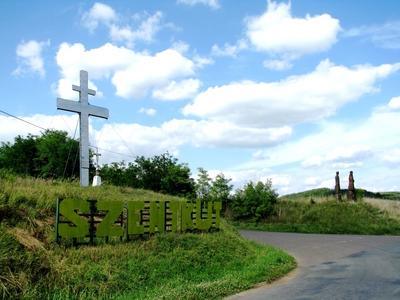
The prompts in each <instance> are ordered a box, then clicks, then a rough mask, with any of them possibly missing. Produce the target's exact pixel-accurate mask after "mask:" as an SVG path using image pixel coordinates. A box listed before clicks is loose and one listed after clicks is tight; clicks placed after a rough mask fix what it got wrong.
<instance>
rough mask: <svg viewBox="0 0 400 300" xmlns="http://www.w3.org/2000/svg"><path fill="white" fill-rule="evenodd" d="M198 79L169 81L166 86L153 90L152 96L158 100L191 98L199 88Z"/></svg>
mask: <svg viewBox="0 0 400 300" xmlns="http://www.w3.org/2000/svg"><path fill="white" fill-rule="evenodd" d="M200 84H201V82H200V80H198V79H192V78H190V79H185V80H182V81H180V82H176V81H175V80H173V81H171V82H170V83H169V84H168V85H167V86H165V87H161V88H159V89H156V90H154V91H153V98H157V99H160V100H167V101H168V100H179V99H187V98H192V97H193V96H194V95H196V94H197V91H198V90H199V88H200Z"/></svg>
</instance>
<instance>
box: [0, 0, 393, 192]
mask: <svg viewBox="0 0 400 300" xmlns="http://www.w3.org/2000/svg"><path fill="white" fill-rule="evenodd" d="M0 11H1V18H0V28H1V29H0V32H1V36H2V43H1V46H0V88H1V91H2V97H1V100H0V110H2V111H5V112H7V113H10V114H13V115H16V116H18V117H19V118H22V119H24V120H26V121H28V122H31V123H33V124H36V125H38V126H41V127H44V128H54V129H59V130H65V131H67V132H68V133H69V135H70V136H71V137H74V138H77V137H78V136H79V133H78V132H76V130H75V128H76V127H77V121H78V115H77V114H75V113H70V112H65V111H59V110H57V107H56V99H57V97H62V98H65V99H71V100H77V99H78V93H76V92H74V91H72V84H79V71H80V70H86V71H88V73H89V87H90V88H92V89H94V90H96V92H97V94H96V96H94V97H93V96H90V97H89V102H90V103H91V104H93V105H98V106H102V107H106V108H108V109H109V111H110V118H109V119H108V120H104V119H100V118H94V117H91V118H90V144H91V145H92V146H96V147H98V148H99V149H100V150H99V152H100V153H101V154H102V156H101V159H100V163H102V164H104V163H110V162H113V161H122V160H124V161H125V162H129V161H133V160H134V158H135V157H136V156H139V155H144V156H153V155H158V154H162V153H165V152H166V151H168V152H169V153H171V154H173V155H174V156H175V157H177V158H178V159H179V162H182V163H187V164H188V165H189V167H190V168H191V170H192V175H193V176H196V173H197V169H198V168H199V167H203V168H205V169H206V170H208V171H209V173H210V175H212V176H215V175H216V174H218V173H220V172H222V173H224V174H225V176H227V177H229V178H231V179H232V183H233V184H234V185H235V187H241V186H242V185H243V184H244V183H246V182H248V181H250V180H252V181H259V180H261V181H266V180H267V179H271V180H272V184H273V187H274V188H275V189H277V191H278V192H279V193H280V194H287V193H292V192H297V191H302V190H306V189H311V188H318V187H329V188H333V186H334V183H335V181H334V177H335V172H336V171H339V172H340V175H341V185H342V187H347V183H348V181H347V178H348V174H349V171H350V170H353V172H354V178H355V185H356V187H359V188H366V189H369V190H372V191H391V190H400V181H399V178H400V168H399V167H400V134H399V133H400V118H399V117H400V85H399V82H400V55H399V54H400V1H396V0H391V1H390V0H386V1H379V2H377V1H371V0H362V1H361V0H356V1H345V0H338V1H326V0H325V1H314V0H292V1H272V0H270V1H265V0H251V1H249V0H235V1H229V0H158V1H156V0H148V1H145V0H131V1H103V2H95V1H67V0H60V1H12V0H5V1H0ZM40 131H41V130H40V129H39V128H37V127H34V126H31V125H29V124H27V123H24V122H22V121H20V120H17V119H15V118H12V117H10V116H7V115H5V114H0V141H1V142H12V141H13V140H14V137H15V136H16V135H27V134H28V133H31V134H40Z"/></svg>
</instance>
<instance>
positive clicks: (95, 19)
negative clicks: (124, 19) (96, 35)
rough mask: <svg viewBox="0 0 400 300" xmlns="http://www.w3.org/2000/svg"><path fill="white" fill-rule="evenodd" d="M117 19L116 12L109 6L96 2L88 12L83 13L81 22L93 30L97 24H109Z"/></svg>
mask: <svg viewBox="0 0 400 300" xmlns="http://www.w3.org/2000/svg"><path fill="white" fill-rule="evenodd" d="M117 19H118V17H117V13H116V12H115V11H114V9H113V8H112V7H111V6H108V5H106V4H103V3H99V2H96V3H95V4H94V5H93V6H92V8H91V9H90V10H89V11H88V12H86V13H84V14H83V16H82V23H83V25H84V26H85V27H86V28H88V29H89V30H90V31H92V32H93V31H94V30H95V29H96V28H97V27H98V26H99V24H105V25H110V24H111V23H112V22H115V21H117Z"/></svg>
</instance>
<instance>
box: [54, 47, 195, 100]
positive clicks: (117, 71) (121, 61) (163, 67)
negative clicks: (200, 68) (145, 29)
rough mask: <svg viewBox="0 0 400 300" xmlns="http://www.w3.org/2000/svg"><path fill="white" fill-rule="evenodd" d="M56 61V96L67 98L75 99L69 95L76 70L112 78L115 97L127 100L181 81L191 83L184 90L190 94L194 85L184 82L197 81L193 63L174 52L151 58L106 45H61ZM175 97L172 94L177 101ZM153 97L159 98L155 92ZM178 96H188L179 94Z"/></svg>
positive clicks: (93, 77) (159, 54) (147, 55)
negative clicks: (57, 76)
mask: <svg viewBox="0 0 400 300" xmlns="http://www.w3.org/2000/svg"><path fill="white" fill-rule="evenodd" d="M56 60H57V64H58V66H59V67H60V73H61V79H60V80H59V83H58V87H57V91H58V95H60V96H61V97H64V98H68V99H71V97H76V94H77V93H74V92H72V90H71V85H72V84H76V83H77V82H79V78H78V76H79V70H82V69H83V70H86V71H88V72H89V78H90V79H92V80H98V79H111V82H112V84H113V85H114V87H115V88H116V94H117V95H118V96H120V97H123V98H126V99H132V98H140V97H143V96H146V95H147V94H149V93H152V91H155V90H160V89H163V88H166V87H167V86H168V85H170V84H171V83H173V82H178V83H179V82H181V81H182V80H183V82H184V83H186V84H189V83H192V86H191V87H192V89H190V88H188V86H186V88H187V89H186V91H187V92H193V90H194V87H193V86H194V84H193V82H191V81H188V82H185V81H184V80H186V79H188V80H196V79H190V78H192V77H193V75H194V74H195V68H196V66H195V63H194V62H193V61H192V60H190V59H189V58H187V57H185V56H183V55H182V54H181V53H179V52H178V51H176V50H174V49H166V50H164V51H161V52H158V53H155V54H154V55H151V54H148V53H140V52H135V51H133V50H131V49H128V48H125V47H117V46H114V45H112V44H109V43H107V44H105V45H103V46H101V47H99V48H94V49H85V47H84V46H83V45H82V44H79V43H76V44H72V45H71V44H67V43H63V44H61V45H60V48H59V50H58V52H57V56H56ZM195 82H197V81H195ZM90 85H91V86H92V87H93V88H94V89H96V88H95V85H94V84H93V82H90ZM189 87H190V84H189ZM178 94H179V93H177V92H175V94H174V96H175V99H176V100H178V98H177V97H179V95H178ZM153 96H154V97H158V96H161V95H160V93H155V94H153ZM169 96H171V95H169ZM181 96H182V97H187V96H188V95H187V94H184V93H183V92H182V93H181ZM171 97H172V96H171Z"/></svg>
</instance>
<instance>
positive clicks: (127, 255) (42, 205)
mask: <svg viewBox="0 0 400 300" xmlns="http://www.w3.org/2000/svg"><path fill="white" fill-rule="evenodd" d="M62 196H63V197H69V196H73V197H78V198H82V199H85V198H86V197H96V198H97V199H110V200H112V199H124V200H126V201H129V200H134V199H148V200H155V199H171V198H172V197H170V196H166V195H159V194H156V193H152V192H148V191H143V190H133V189H129V188H118V187H113V186H102V187H100V188H88V189H81V188H80V187H79V186H78V184H77V183H68V182H58V181H54V182H50V181H44V180H39V179H33V178H20V177H15V176H12V175H6V174H0V297H2V298H5V299H8V298H25V299H218V298H222V297H223V296H226V295H230V294H233V293H236V292H239V291H241V290H244V289H247V288H250V287H252V286H253V285H254V284H256V283H258V282H262V281H267V282H270V281H272V280H274V279H277V278H279V277H281V276H283V275H284V274H286V273H287V272H289V271H290V270H292V269H293V268H294V267H295V261H294V259H293V258H292V257H291V256H289V255H287V254H286V253H284V252H283V251H281V250H278V249H275V248H272V247H265V246H261V245H257V244H255V243H253V242H250V241H247V240H245V239H243V238H242V237H240V235H238V233H237V232H236V231H235V229H233V228H232V227H231V226H230V225H228V224H226V222H224V221H223V222H222V224H221V229H220V230H219V231H217V232H212V233H185V234H177V233H168V234H159V235H153V236H148V237H142V238H138V239H136V240H134V241H130V242H112V243H110V244H101V245H98V246H80V247H78V248H73V247H67V246H65V245H61V246H59V245H57V244H56V243H55V242H54V227H53V226H54V213H55V198H56V197H62ZM182 200H183V199H182Z"/></svg>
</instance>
